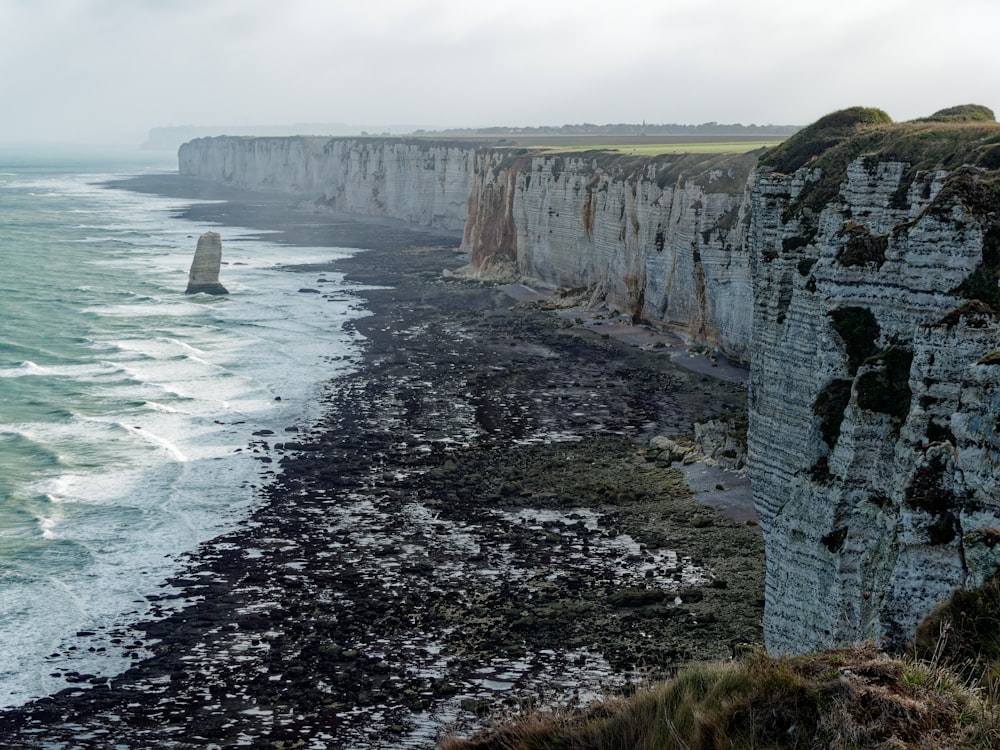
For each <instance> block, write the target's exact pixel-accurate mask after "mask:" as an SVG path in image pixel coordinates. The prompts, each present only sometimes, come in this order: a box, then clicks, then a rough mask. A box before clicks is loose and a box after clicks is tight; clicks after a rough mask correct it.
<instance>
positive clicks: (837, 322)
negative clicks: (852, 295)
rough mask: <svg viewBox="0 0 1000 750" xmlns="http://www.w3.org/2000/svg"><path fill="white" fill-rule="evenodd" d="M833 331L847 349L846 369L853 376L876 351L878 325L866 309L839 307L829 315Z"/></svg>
mask: <svg viewBox="0 0 1000 750" xmlns="http://www.w3.org/2000/svg"><path fill="white" fill-rule="evenodd" d="M829 315H830V319H831V321H832V322H833V329H834V330H835V331H836V332H837V335H838V336H840V339H841V340H842V341H843V342H844V346H845V347H846V348H847V369H848V370H849V371H850V373H851V375H852V376H853V375H854V374H855V373H857V371H858V368H859V367H860V366H861V364H862V363H863V362H864V361H865V360H866V359H868V358H869V357H871V356H872V355H874V354H875V352H877V351H878V347H877V346H876V342H877V341H878V337H879V333H880V330H879V325H878V321H877V320H876V319H875V315H874V314H873V313H872V311H871V310H869V309H868V308H866V307H839V308H837V309H836V310H833V311H831V312H830V313H829Z"/></svg>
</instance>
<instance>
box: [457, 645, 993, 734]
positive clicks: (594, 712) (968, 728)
mask: <svg viewBox="0 0 1000 750" xmlns="http://www.w3.org/2000/svg"><path fill="white" fill-rule="evenodd" d="M440 747H441V748H442V750H592V749H596V748H601V750H671V749H679V750H764V749H770V750H785V749H786V748H787V750H793V748H802V749H805V748H820V747H821V748H826V749H830V750H847V749H848V748H885V749H886V750H888V749H889V748H893V749H896V750H899V749H904V748H932V747H933V748H939V749H941V750H948V749H950V748H951V749H957V748H977V750H994V749H995V748H998V747H1000V723H998V719H997V716H996V715H995V711H994V706H993V705H992V704H991V703H990V702H989V701H988V700H984V699H983V697H982V695H981V694H979V693H977V692H976V691H974V690H970V689H967V688H965V687H963V685H962V683H961V682H960V681H959V680H958V679H957V678H956V676H955V675H954V674H953V673H952V672H950V671H949V670H946V669H941V668H938V667H934V666H931V665H928V664H926V663H923V662H919V661H916V660H913V659H895V658H890V657H888V656H886V655H885V654H882V653H880V652H878V650H877V649H876V648H875V647H874V646H872V645H864V646H857V647H854V648H849V649H840V650H836V651H826V652H822V653H818V654H806V655H804V656H797V657H789V658H772V657H769V656H767V655H766V654H764V653H761V652H756V653H752V654H750V655H749V656H747V657H746V658H744V659H742V660H740V661H734V662H727V663H706V664H697V665H694V666H692V667H689V668H688V669H686V670H684V671H682V672H681V673H680V674H679V675H678V676H677V677H676V678H675V679H673V680H671V681H669V682H665V683H661V684H659V685H656V686H653V687H651V688H649V689H646V690H640V691H638V692H637V693H635V694H634V695H633V696H631V697H629V698H623V699H617V700H609V701H606V702H603V703H601V704H598V705H596V706H592V707H590V708H588V709H581V710H577V711H571V710H564V711H556V712H548V713H546V712H533V711H527V712H525V713H522V714H521V715H519V716H517V717H515V718H514V719H513V720H509V721H506V722H503V723H501V724H499V725H497V726H496V727H494V728H493V729H491V730H488V731H486V732H483V733H480V734H478V735H476V736H475V737H472V738H470V739H459V738H456V737H448V738H445V739H444V740H442V742H441V744H440Z"/></svg>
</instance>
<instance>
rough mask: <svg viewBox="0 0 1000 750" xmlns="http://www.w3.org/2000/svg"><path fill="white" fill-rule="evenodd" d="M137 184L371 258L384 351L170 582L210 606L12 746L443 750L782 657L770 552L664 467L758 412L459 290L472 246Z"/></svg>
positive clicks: (1, 723)
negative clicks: (702, 674)
mask: <svg viewBox="0 0 1000 750" xmlns="http://www.w3.org/2000/svg"><path fill="white" fill-rule="evenodd" d="M115 186H116V187H122V188H125V189H134V190H139V191H148V192H157V193H159V194H166V195H170V196H172V197H177V198H186V199H202V200H213V201H225V202H218V203H199V204H193V205H191V206H189V207H187V208H185V209H184V210H183V211H182V212H181V214H182V215H184V216H186V217H188V218H195V219H198V220H200V221H210V222H218V223H219V224H221V225H222V226H223V227H224V226H225V225H226V224H227V223H228V224H231V225H234V226H242V227H248V228H251V229H260V230H261V231H266V232H268V238H269V239H270V240H272V241H277V242H286V243H289V244H300V245H308V246H341V247H343V246H347V247H374V248H376V249H373V250H368V251H366V252H363V253H358V254H357V255H355V256H353V257H351V258H348V259H345V260H340V261H337V262H336V263H335V264H333V266H332V267H335V268H336V269H337V270H338V271H344V272H346V273H347V274H348V278H349V279H350V280H352V281H354V282H357V283H358V284H359V285H364V288H363V289H359V291H358V292H357V294H358V296H359V297H360V298H362V299H363V300H364V303H365V306H366V307H367V309H369V310H370V311H372V315H370V316H369V317H366V318H362V319H360V320H358V321H356V322H355V323H354V324H353V325H354V326H355V327H356V329H357V330H358V331H359V332H360V333H362V334H363V335H364V336H365V337H366V339H367V341H368V344H367V345H366V349H365V353H364V355H363V360H362V364H361V365H360V367H359V368H358V370H357V371H356V372H355V373H353V374H351V375H349V376H346V377H344V378H340V379H337V380H335V381H333V382H331V383H330V385H329V387H328V389H327V393H326V396H325V399H324V401H325V407H326V410H327V416H326V417H325V418H323V419H322V420H321V421H320V422H319V424H317V425H316V426H315V428H314V429H313V430H311V431H309V432H303V433H298V434H295V435H292V437H293V438H294V439H293V440H290V439H289V436H288V435H267V436H261V438H262V439H261V440H260V441H259V442H258V444H256V445H255V448H256V449H257V450H259V451H261V456H262V458H263V459H269V460H271V461H273V462H277V463H279V464H280V465H281V466H282V469H283V471H282V472H281V473H280V474H279V475H278V477H277V478H276V480H275V481H273V482H272V483H270V484H269V485H267V486H265V487H264V488H263V489H262V490H261V493H260V503H259V507H258V509H257V510H256V511H255V512H254V513H253V514H252V516H251V517H250V518H249V519H248V520H247V521H246V522H245V523H244V524H243V525H242V526H241V528H240V529H239V530H237V531H235V532H233V533H231V534H228V535H225V536H223V537H220V538H219V539H216V540H213V541H212V542H210V543H208V544H206V545H204V546H203V547H202V548H201V549H200V550H199V551H198V552H197V553H196V554H194V555H192V556H191V558H190V563H189V565H188V569H187V571H186V572H185V574H184V575H182V576H179V577H178V578H177V579H175V580H173V581H171V582H170V583H171V584H172V585H174V586H176V587H177V588H179V589H180V590H181V596H180V599H181V600H183V601H189V602H190V603H189V604H186V605H184V606H182V607H181V608H180V609H178V610H177V611H175V612H172V613H170V614H168V615H166V616H165V617H164V618H163V619H160V620H156V621H151V622H147V623H141V624H139V625H137V627H136V633H137V640H141V641H142V642H143V644H144V645H145V646H146V648H147V649H148V650H150V651H151V652H152V656H151V657H150V658H149V659H146V660H143V661H140V662H139V663H137V664H136V666H135V667H134V668H133V669H131V670H129V671H128V672H126V673H124V674H123V675H121V676H119V677H116V678H112V679H110V680H99V681H98V684H94V685H93V686H92V687H91V688H90V689H89V690H80V689H76V688H72V687H71V688H68V689H67V690H66V691H63V692H62V693H60V694H58V695H57V696H53V697H50V698H46V699H42V700H40V701H36V702H34V703H32V704H29V705H27V706H25V707H23V708H20V709H15V710H11V711H6V712H3V713H2V714H0V747H47V746H52V745H53V744H54V743H58V742H67V743H70V744H71V745H72V744H74V743H75V744H76V746H80V747H106V746H110V745H114V744H115V743H117V744H118V745H121V746H124V747H148V746H155V747H230V746H240V745H246V746H263V747H270V746H278V743H280V742H286V743H294V742H296V741H303V742H304V743H305V746H314V747H333V748H346V747H358V748H361V747H387V748H398V747H432V746H433V745H434V738H435V737H436V736H437V735H438V734H439V733H441V732H443V731H445V730H446V729H447V728H449V727H450V728H456V729H458V730H459V731H466V730H471V729H475V728H478V727H479V726H482V725H483V724H485V723H487V722H488V720H489V712H490V711H492V710H494V709H496V708H498V707H500V706H503V705H508V706H510V707H513V706H516V705H523V704H524V703H525V702H530V703H532V704H535V705H539V704H541V705H544V704H546V703H556V704H560V703H567V702H572V701H574V700H579V701H585V700H587V699H588V698H589V697H592V696H596V695H599V694H600V693H601V692H602V691H604V690H612V691H613V690H615V689H619V688H621V687H622V680H623V679H636V680H643V679H655V678H658V677H663V676H666V675H669V674H670V673H672V671H673V670H674V669H676V667H677V666H678V665H679V664H681V663H683V662H686V661H690V660H693V659H701V658H721V657H725V656H727V655H728V654H729V653H730V652H731V649H732V648H733V646H734V645H735V644H736V643H739V642H745V641H759V640H760V630H759V620H760V614H761V597H762V593H763V552H762V543H761V541H760V538H759V535H758V534H756V533H755V532H754V530H753V529H752V528H749V527H747V526H746V525H745V524H741V523H738V522H735V521H732V520H730V519H728V518H726V517H725V516H722V515H720V514H717V513H714V512H711V511H709V510H707V509H706V508H705V507H704V506H703V505H701V504H699V503H698V502H695V500H694V499H693V498H692V497H691V495H690V493H689V492H688V491H687V489H686V487H685V483H684V480H683V478H682V477H681V475H680V474H679V473H678V472H677V471H674V470H671V469H669V468H668V467H665V466H662V465H660V464H658V463H657V462H656V461H655V460H652V459H651V457H650V456H648V455H647V453H646V451H645V450H644V445H645V442H646V441H648V438H649V437H651V436H653V435H657V434H663V435H678V434H683V433H685V432H688V431H690V428H691V424H692V423H693V422H694V421H706V420H708V419H713V418H718V417H720V416H724V415H728V414H730V413H731V412H733V411H738V410H740V409H744V410H745V396H744V394H743V392H742V389H741V387H740V386H738V385H736V384H733V383H729V382H725V381H721V380H717V379H714V378H710V377H708V376H707V375H706V374H704V373H699V372H693V371H691V370H688V369H681V368H678V367H677V366H676V365H674V364H673V363H671V361H670V358H669V357H667V356H660V355H659V354H657V353H656V352H651V351H648V350H644V349H642V348H639V347H637V346H635V345H632V344H630V343H628V342H626V341H622V340H619V339H617V338H615V337H612V336H608V337H607V338H605V337H602V335H601V334H600V333H599V332H596V331H594V330H590V329H588V328H587V327H584V326H578V325H574V324H573V323H572V322H571V321H569V320H565V319H563V318H561V317H559V316H557V315H554V314H552V313H551V312H548V311H545V310H542V309H540V308H539V307H538V306H537V305H532V304H530V303H528V304H526V303H518V302H517V301H516V300H515V299H513V298H512V297H510V296H508V295H507V294H505V293H504V292H503V291H502V290H501V289H499V288H496V287H493V286H491V285H486V284H476V283H469V282H463V281H458V280H453V279H446V278H443V277H442V276H441V270H442V269H443V268H444V267H451V268H455V267H457V266H459V265H461V264H462V263H463V259H462V258H461V257H460V256H459V255H458V254H457V253H456V251H455V248H456V247H457V244H458V238H457V237H455V236H453V235H442V234H439V233H434V232H423V231H414V230H413V229H412V228H410V227H408V226H406V225H403V224H401V223H399V222H383V221H377V220H359V219H357V218H356V217H342V216H336V215H333V214H329V213H325V212H313V211H308V210H304V209H302V208H301V207H299V206H297V205H296V203H295V201H294V199H291V198H289V197H288V196H283V195H282V196H276V195H271V196H268V195H262V194H252V193H244V192H242V191H236V190H231V189H227V188H220V187H218V186H215V185H213V184H211V183H204V182H202V181H198V180H192V179H191V178H183V177H179V176H177V175H164V176H149V177H143V178H138V179H137V180H134V181H121V182H118V183H115ZM221 231H223V244H224V245H225V233H224V229H222V230H221ZM324 270H325V267H310V268H303V269H300V272H301V273H302V274H303V279H304V283H303V286H304V287H314V288H318V289H320V290H321V289H322V281H321V279H322V274H323V272H324ZM710 484H711V480H705V482H704V485H705V489H709V490H710V487H709V485H710ZM708 494H711V491H709V493H708ZM733 504H734V505H735V506H739V505H740V503H739V502H738V501H737V502H735V503H733ZM734 552H737V553H738V554H736V555H734ZM675 553H676V554H675ZM704 569H707V570H708V571H710V573H709V574H706V573H704V572H702V571H703V570H704ZM84 682H87V681H86V680H84Z"/></svg>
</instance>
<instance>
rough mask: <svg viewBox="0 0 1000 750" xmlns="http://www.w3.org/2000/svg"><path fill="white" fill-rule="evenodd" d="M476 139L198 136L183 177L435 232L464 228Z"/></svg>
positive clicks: (185, 149) (182, 159)
mask: <svg viewBox="0 0 1000 750" xmlns="http://www.w3.org/2000/svg"><path fill="white" fill-rule="evenodd" d="M476 148H477V146H476V144H474V143H469V144H466V143H443V142H431V141H420V140H404V139H398V138H387V139H381V138H332V139H331V138H322V137H308V136H297V137H293V138H254V137H251V136H217V137H215V138H197V139H195V140H193V141H189V142H188V143H185V144H184V145H182V146H181V147H180V149H179V151H178V164H179V169H180V173H181V174H185V175H192V176H195V177H203V178H206V179H209V180H213V181H215V182H221V183H224V184H227V185H233V186H234V187H239V188H246V189H250V190H264V191H275V192H282V193H289V194H291V195H298V196H302V197H303V198H305V199H308V200H311V201H316V202H318V203H321V204H323V205H325V206H327V207H328V208H330V209H331V210H334V211H340V212H343V213H353V214H363V215H366V216H378V217H386V218H393V219H401V220H403V221H407V222H410V223H413V224H419V225H421V226H425V227H434V228H436V229H446V230H461V229H462V227H463V226H464V225H465V217H466V207H467V204H468V198H469V185H470V183H471V175H472V167H473V163H474V156H475V153H476Z"/></svg>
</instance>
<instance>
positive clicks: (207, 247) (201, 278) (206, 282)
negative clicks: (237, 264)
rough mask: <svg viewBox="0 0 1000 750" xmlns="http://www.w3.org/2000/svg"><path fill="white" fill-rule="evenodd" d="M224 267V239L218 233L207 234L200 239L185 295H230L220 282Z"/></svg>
mask: <svg viewBox="0 0 1000 750" xmlns="http://www.w3.org/2000/svg"><path fill="white" fill-rule="evenodd" d="M221 267H222V237H221V236H220V235H219V233H218V232H205V233H204V234H203V235H201V236H200V237H199V238H198V246H197V247H196V248H195V251H194V259H193V260H192V261H191V270H190V271H189V272H188V284H187V289H185V290H184V293H185V294H199V293H203V294H229V291H228V290H227V289H226V288H225V287H224V286H222V284H221V283H220V282H219V270H220V268H221Z"/></svg>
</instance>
